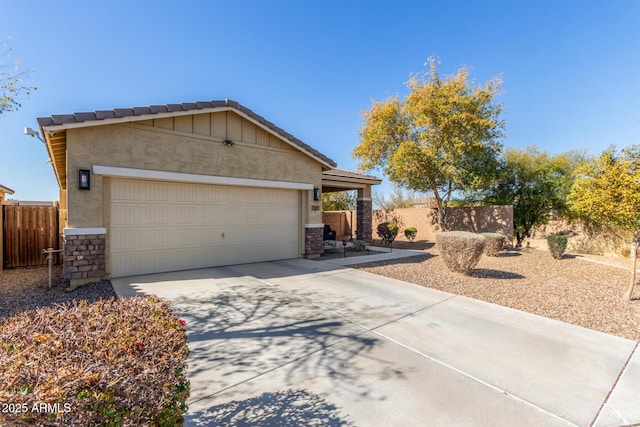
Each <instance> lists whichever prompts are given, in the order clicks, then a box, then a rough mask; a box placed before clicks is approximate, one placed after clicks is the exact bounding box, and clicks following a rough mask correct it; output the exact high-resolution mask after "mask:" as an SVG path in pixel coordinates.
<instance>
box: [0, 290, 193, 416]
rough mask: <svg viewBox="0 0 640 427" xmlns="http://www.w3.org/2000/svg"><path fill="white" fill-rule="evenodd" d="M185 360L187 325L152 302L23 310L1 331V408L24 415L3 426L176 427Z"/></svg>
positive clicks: (185, 387) (185, 388) (182, 408)
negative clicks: (8, 407)
mask: <svg viewBox="0 0 640 427" xmlns="http://www.w3.org/2000/svg"><path fill="white" fill-rule="evenodd" d="M187 354H188V349H187V336H186V331H185V326H184V321H182V320H180V319H178V317H176V315H175V314H174V313H173V312H172V311H171V310H170V308H169V304H168V303H167V302H164V301H161V300H159V299H158V298H157V297H133V298H122V299H113V298H112V299H109V300H100V301H98V302H95V303H91V304H89V303H87V302H86V301H82V302H74V303H73V304H67V305H60V306H57V307H49V308H40V309H37V310H32V311H24V312H22V313H20V314H17V315H15V316H13V317H9V318H7V319H5V321H4V322H3V324H2V326H1V327H0V366H2V370H0V404H12V405H14V406H13V407H14V409H15V408H18V407H19V408H20V409H21V410H20V411H10V412H4V411H3V412H2V413H0V425H18V426H21V425H22V426H31V425H33V426H35V425H47V426H50V425H73V426H134V425H135V426H138V425H151V426H153V425H160V426H169V425H170V426H174V425H181V423H182V414H184V413H185V412H186V410H187V405H186V399H187V397H188V396H189V382H188V380H187V379H186V376H185V368H186V365H185V359H186V357H187ZM43 403H44V404H45V405H46V404H49V407H48V409H47V410H44V411H42V410H41V411H38V410H33V408H34V406H33V405H42V404H43Z"/></svg>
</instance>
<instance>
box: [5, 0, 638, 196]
mask: <svg viewBox="0 0 640 427" xmlns="http://www.w3.org/2000/svg"><path fill="white" fill-rule="evenodd" d="M0 10H1V11H2V12H1V13H0V38H2V39H4V38H5V37H7V36H11V37H12V41H11V45H12V47H13V52H12V59H13V60H20V62H21V67H22V69H29V70H33V72H34V73H33V75H32V78H31V82H32V84H34V85H35V86H37V87H38V90H37V92H35V93H33V94H32V95H31V96H30V97H29V98H28V99H24V100H23V102H22V104H23V108H22V109H21V110H19V111H18V112H12V113H8V114H5V115H4V117H1V118H0V150H1V151H0V153H2V154H1V155H0V184H3V185H5V186H8V187H10V188H13V189H14V190H16V194H15V195H14V197H15V198H17V199H20V200H56V199H57V198H58V190H57V184H56V180H55V177H54V174H53V170H52V168H51V165H48V164H45V161H46V160H47V154H46V151H45V149H44V146H43V145H42V144H41V143H39V142H38V141H37V140H36V139H34V138H30V137H28V136H25V135H23V128H24V127H26V126H29V127H33V128H37V123H36V118H37V117H42V116H49V115H51V114H64V113H73V112H81V111H93V110H97V109H111V108H116V107H131V106H145V105H150V104H167V103H179V102H192V101H200V100H211V99H224V98H229V99H233V100H236V101H238V102H240V103H241V104H244V105H245V106H247V107H249V108H251V109H252V110H254V111H255V112H256V113H258V114H261V115H263V116H265V117H266V118H267V119H269V120H271V121H272V122H274V123H275V124H277V125H278V126H280V127H282V128H284V129H285V130H287V131H288V132H290V133H292V134H293V135H295V136H297V137H298V138H300V139H302V140H303V141H305V142H306V143H308V144H309V145H311V146H313V147H314V148H316V149H318V150H319V151H321V152H323V153H324V154H326V155H328V156H329V157H331V158H332V159H334V160H335V161H336V162H338V165H339V166H340V167H342V168H346V169H356V168H357V162H356V161H355V160H354V159H353V158H352V157H351V152H352V151H353V149H354V147H355V146H356V145H357V144H358V128H359V126H360V125H361V118H360V115H359V113H360V112H361V111H362V110H364V109H367V108H368V107H369V106H370V105H371V100H372V99H376V100H382V99H384V98H387V97H389V96H393V95H400V96H403V95H405V94H406V87H405V85H404V83H405V82H406V81H407V80H408V78H409V76H410V74H411V73H415V72H419V73H420V72H423V71H426V68H425V67H424V63H425V61H426V59H427V58H428V57H429V56H432V55H433V56H437V57H438V58H440V60H441V61H442V66H441V73H442V74H443V75H448V74H453V73H455V71H456V70H457V69H458V68H459V67H461V66H463V65H467V66H469V67H470V68H471V77H472V78H473V79H474V80H475V81H476V82H478V83H482V82H485V81H486V80H488V79H490V78H492V77H494V76H496V75H499V76H501V77H502V79H503V81H504V84H503V91H504V93H503V94H502V95H501V96H500V97H498V98H497V100H498V101H499V102H500V103H501V104H503V106H504V107H505V109H506V111H505V113H504V116H503V118H504V119H505V120H506V135H507V136H506V138H505V139H504V140H503V143H504V145H505V146H507V147H519V148H524V147H526V146H527V145H537V146H538V147H540V148H541V149H543V150H546V151H548V152H551V153H559V152H563V151H568V150H574V149H585V150H586V151H587V152H589V153H594V154H597V153H599V152H600V151H602V150H603V149H604V148H606V147H607V146H609V145H611V144H615V145H617V146H618V147H626V146H628V145H631V144H638V143H640V77H639V76H640V25H639V24H638V23H639V22H640V1H638V0H616V1H585V0H582V1H569V0H563V1H558V0H555V1H547V0H542V1H536V2H520V1H484V2H481V1H439V2H435V1H415V2H406V1H396V2H391V1H385V2H383V1H361V2H356V1H344V0H343V1H301V0H297V1H243V2H240V1H238V2H235V1H213V0H212V1H184V2H175V1H109V2H93V1H65V0H58V1H35V0H20V1H15V0H0ZM3 62H4V63H6V58H3ZM387 188H388V186H386V185H383V186H381V190H382V192H384V191H385V189H387Z"/></svg>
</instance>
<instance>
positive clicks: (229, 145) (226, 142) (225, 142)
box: [222, 139, 233, 147]
mask: <svg viewBox="0 0 640 427" xmlns="http://www.w3.org/2000/svg"><path fill="white" fill-rule="evenodd" d="M222 142H224V145H226V146H227V147H231V146H232V145H233V141H232V140H230V139H225V140H224V141H222Z"/></svg>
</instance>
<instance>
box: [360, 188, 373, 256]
mask: <svg viewBox="0 0 640 427" xmlns="http://www.w3.org/2000/svg"><path fill="white" fill-rule="evenodd" d="M372 208H373V203H372V201H371V186H370V185H367V186H366V187H365V188H361V189H358V199H357V200H356V209H357V214H356V217H357V221H356V236H357V238H358V240H364V241H365V243H367V244H371V243H373V238H372V234H373V230H372V229H371V224H372V222H371V210H372Z"/></svg>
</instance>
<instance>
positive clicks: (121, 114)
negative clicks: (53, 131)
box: [38, 99, 336, 167]
mask: <svg viewBox="0 0 640 427" xmlns="http://www.w3.org/2000/svg"><path fill="white" fill-rule="evenodd" d="M218 107H230V108H233V109H235V110H238V111H240V112H242V113H244V114H246V115H247V116H249V117H251V118H252V119H253V120H255V121H256V122H258V123H260V124H262V125H264V126H266V127H267V128H269V129H270V130H271V131H273V132H275V133H276V134H278V135H280V136H281V137H283V138H286V139H287V140H289V141H291V142H292V143H293V144H295V145H298V146H299V147H300V148H302V149H303V150H304V151H307V152H309V153H311V154H313V155H314V156H316V157H318V158H319V159H321V160H323V161H324V162H325V163H327V164H328V165H330V166H332V167H335V166H336V162H334V161H333V160H331V159H330V158H329V157H327V156H325V155H324V154H322V153H320V152H319V151H317V150H316V149H314V148H312V147H311V146H309V145H307V144H305V143H304V142H302V141H301V140H300V139H298V138H296V137H295V136H293V135H291V134H290V133H288V132H286V131H285V130H284V129H282V128H280V127H278V126H276V125H275V124H273V123H271V122H270V121H268V120H267V119H265V118H264V117H262V116H261V115H259V114H256V113H254V112H253V111H252V110H250V109H248V108H247V107H245V106H243V105H241V104H240V103H238V102H236V101H232V100H229V99H223V100H214V101H199V102H183V103H182V104H166V105H150V106H148V107H132V108H114V109H113V110H98V111H93V112H82V113H74V114H54V115H52V116H51V117H39V118H38V124H39V125H40V127H42V128H44V127H47V126H59V125H65V124H70V123H82V122H95V121H100V120H105V119H117V118H125V117H136V116H147V115H153V114H160V113H169V114H170V113H173V112H185V111H188V112H194V113H195V112H197V111H198V110H204V109H211V108H218ZM147 119H148V118H147V117H144V118H142V117H141V120H147Z"/></svg>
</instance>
